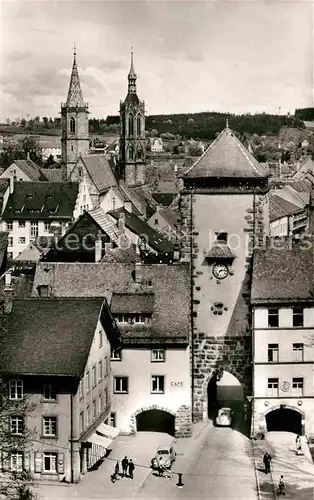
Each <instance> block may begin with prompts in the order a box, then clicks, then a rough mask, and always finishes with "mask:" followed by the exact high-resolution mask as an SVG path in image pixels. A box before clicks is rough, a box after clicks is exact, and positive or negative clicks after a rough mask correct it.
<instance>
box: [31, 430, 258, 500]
mask: <svg viewBox="0 0 314 500" xmlns="http://www.w3.org/2000/svg"><path fill="white" fill-rule="evenodd" d="M172 440H173V438H172V437H171V436H169V435H167V434H161V433H152V432H142V433H138V435H137V436H136V437H129V436H119V437H118V438H117V440H116V443H115V447H114V449H113V451H112V453H111V455H110V457H111V459H110V460H105V462H103V463H102V464H101V465H100V466H99V468H98V469H97V470H95V471H92V472H89V473H88V474H87V475H86V476H85V477H84V478H83V479H82V481H81V482H80V483H79V484H77V485H69V486H62V485H60V484H56V485H41V486H39V488H38V492H39V494H40V498H41V499H50V500H52V499H53V500H63V499H69V500H70V499H71V500H73V499H81V500H92V499H95V498H98V499H100V498H123V499H129V498H138V499H140V498H141V499H144V498H158V499H163V498H164V499H171V498H193V499H198V498H203V499H207V498H210V499H212V500H214V499H225V500H227V499H233V500H236V499H241V500H242V499H246V500H256V498H257V496H256V483H255V475H254V468H253V462H252V458H251V443H250V441H249V439H248V438H246V437H245V436H243V435H242V434H241V433H239V432H238V431H236V430H233V429H229V428H216V427H212V426H211V423H208V424H206V425H204V426H203V429H202V433H201V434H200V436H199V437H198V438H196V439H193V438H192V439H178V440H175V442H174V447H175V449H176V452H177V460H176V462H175V463H174V465H173V472H177V473H179V472H180V473H182V474H183V477H182V479H183V483H184V487H183V488H182V489H180V488H178V487H177V486H176V483H177V482H178V476H177V474H173V476H172V478H170V479H167V478H162V477H158V476H157V474H156V473H155V472H154V471H151V469H150V468H149V465H150V459H151V458H152V456H153V454H154V452H155V450H156V448H157V446H158V445H160V444H169V443H170V442H172ZM124 455H127V456H128V457H129V458H133V460H134V461H135V463H136V469H135V477H134V479H133V480H132V479H128V478H121V479H120V480H119V481H117V482H116V483H115V484H113V483H111V481H110V474H112V471H113V468H114V465H115V460H121V458H123V456H124ZM141 465H143V467H141Z"/></svg>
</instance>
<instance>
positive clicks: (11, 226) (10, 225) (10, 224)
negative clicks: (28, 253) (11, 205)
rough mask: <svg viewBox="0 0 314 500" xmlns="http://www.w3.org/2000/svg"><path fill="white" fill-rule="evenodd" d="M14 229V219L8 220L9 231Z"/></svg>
mask: <svg viewBox="0 0 314 500" xmlns="http://www.w3.org/2000/svg"><path fill="white" fill-rule="evenodd" d="M12 230H13V222H12V221H8V222H7V231H12Z"/></svg>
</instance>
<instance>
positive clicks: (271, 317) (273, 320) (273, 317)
mask: <svg viewBox="0 0 314 500" xmlns="http://www.w3.org/2000/svg"><path fill="white" fill-rule="evenodd" d="M268 326H270V327H274V328H276V327H278V326H279V309H277V308H276V309H268Z"/></svg>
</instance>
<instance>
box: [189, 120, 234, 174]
mask: <svg viewBox="0 0 314 500" xmlns="http://www.w3.org/2000/svg"><path fill="white" fill-rule="evenodd" d="M224 130H225V129H223V130H222V131H221V132H220V134H219V135H217V137H216V138H215V139H214V140H213V142H212V143H211V144H210V145H209V146H208V148H207V149H205V151H204V153H202V154H201V156H200V157H199V158H197V160H196V162H195V163H193V164H192V165H191V166H190V167H189V168H188V169H187V170H186V171H185V172H184V174H183V175H186V174H187V173H188V172H190V171H191V170H192V168H193V167H195V165H197V163H198V162H199V161H200V160H201V158H203V156H204V155H205V153H207V152H208V151H209V149H211V148H212V146H213V145H214V144H215V143H216V142H217V141H218V139H219V138H220V137H221V135H222V133H223V132H224Z"/></svg>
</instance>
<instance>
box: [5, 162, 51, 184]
mask: <svg viewBox="0 0 314 500" xmlns="http://www.w3.org/2000/svg"><path fill="white" fill-rule="evenodd" d="M13 163H15V165H17V166H18V167H19V168H20V169H21V170H22V171H23V172H24V174H25V175H27V177H28V178H29V180H30V181H47V180H48V178H47V177H46V176H45V174H44V172H42V170H41V169H40V167H39V166H38V165H37V164H36V163H34V162H33V161H32V160H15V161H14V162H13Z"/></svg>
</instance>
